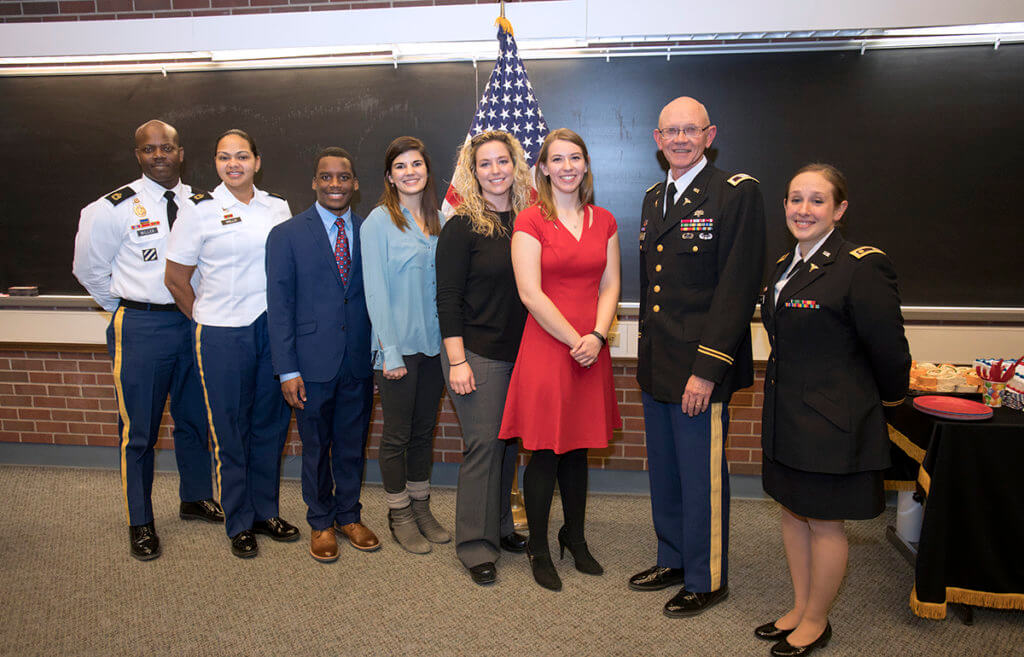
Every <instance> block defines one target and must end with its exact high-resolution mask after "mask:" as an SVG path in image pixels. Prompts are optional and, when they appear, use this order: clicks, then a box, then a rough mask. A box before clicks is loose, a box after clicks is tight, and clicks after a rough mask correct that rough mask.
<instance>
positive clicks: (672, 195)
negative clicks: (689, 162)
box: [665, 182, 676, 217]
mask: <svg viewBox="0 0 1024 657" xmlns="http://www.w3.org/2000/svg"><path fill="white" fill-rule="evenodd" d="M675 204H676V184H675V183H674V182H670V183H669V184H668V192H667V193H666V194H665V216H666V217H667V216H668V209H669V208H670V207H672V206H673V205H675Z"/></svg>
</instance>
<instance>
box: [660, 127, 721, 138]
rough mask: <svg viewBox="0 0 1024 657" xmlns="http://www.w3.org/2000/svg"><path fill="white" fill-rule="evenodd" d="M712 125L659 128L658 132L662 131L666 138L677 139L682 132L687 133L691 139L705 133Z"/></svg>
mask: <svg viewBox="0 0 1024 657" xmlns="http://www.w3.org/2000/svg"><path fill="white" fill-rule="evenodd" d="M710 127H711V124H710V123H709V124H708V125H706V126H704V127H703V128H698V127H697V126H695V125H688V126H686V127H685V128H658V132H660V133H661V136H662V137H664V138H665V139H675V138H676V137H678V136H679V134H680V133H682V134H684V135H686V136H687V137H688V138H690V139H693V138H694V137H699V136H701V135H702V134H704V132H705V131H706V130H707V129H708V128H710Z"/></svg>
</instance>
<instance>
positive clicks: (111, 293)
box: [72, 176, 192, 312]
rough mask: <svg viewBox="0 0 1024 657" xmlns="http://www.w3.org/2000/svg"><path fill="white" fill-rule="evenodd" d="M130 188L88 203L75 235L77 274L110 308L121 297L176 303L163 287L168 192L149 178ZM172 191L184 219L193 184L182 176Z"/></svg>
mask: <svg viewBox="0 0 1024 657" xmlns="http://www.w3.org/2000/svg"><path fill="white" fill-rule="evenodd" d="M128 187H130V188H131V189H132V191H133V192H134V194H128V193H127V192H123V193H120V194H119V195H118V192H120V189H118V191H117V192H113V193H111V194H108V195H107V196H104V197H102V198H100V199H97V200H96V201H93V202H92V203H90V204H89V205H87V206H85V207H84V208H83V209H82V214H81V218H80V219H79V222H78V234H77V235H76V236H75V259H74V264H73V265H72V271H73V272H74V274H75V278H77V279H78V281H79V282H80V283H81V284H82V286H83V287H84V288H85V289H86V290H88V292H89V294H91V295H92V298H93V299H95V300H96V302H97V303H98V304H100V305H101V306H103V308H104V309H105V310H109V311H110V312H113V311H114V310H116V309H117V304H118V300H119V299H128V300H130V301H140V302H143V303H159V304H169V303H174V298H173V297H172V296H171V293H170V291H168V289H167V288H166V287H165V286H164V259H165V257H166V255H167V254H166V253H165V251H166V241H167V236H168V234H169V233H170V226H169V225H168V222H167V199H166V198H164V192H166V191H168V190H167V188H165V187H163V186H162V185H160V184H159V183H157V182H155V181H153V180H151V179H149V178H147V177H145V176H143V177H142V178H139V179H138V180H135V181H133V182H131V183H129V185H128ZM170 191H173V192H174V202H175V204H176V205H177V206H178V208H179V210H178V216H179V217H181V216H182V208H186V207H187V206H188V205H190V204H191V202H190V201H188V196H189V195H190V194H191V193H192V188H191V187H189V186H188V185H184V184H182V183H181V181H180V180H179V181H178V184H177V185H175V186H174V187H173V188H172V189H171V190H170ZM111 197H114V198H111ZM186 212H187V211H186Z"/></svg>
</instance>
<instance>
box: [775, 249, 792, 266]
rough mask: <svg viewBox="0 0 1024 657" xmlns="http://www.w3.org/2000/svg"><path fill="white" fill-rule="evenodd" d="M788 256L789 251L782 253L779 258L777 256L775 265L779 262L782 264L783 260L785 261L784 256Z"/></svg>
mask: <svg viewBox="0 0 1024 657" xmlns="http://www.w3.org/2000/svg"><path fill="white" fill-rule="evenodd" d="M788 255H789V251H786V252H785V253H783V254H782V255H780V256H779V259H778V260H776V261H775V264H779V263H780V262H782V261H783V260H785V259H786V256H788Z"/></svg>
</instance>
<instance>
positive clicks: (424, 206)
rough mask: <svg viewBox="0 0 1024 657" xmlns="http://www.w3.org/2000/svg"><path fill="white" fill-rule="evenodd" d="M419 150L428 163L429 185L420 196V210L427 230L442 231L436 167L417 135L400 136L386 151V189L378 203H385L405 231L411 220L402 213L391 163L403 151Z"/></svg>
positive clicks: (397, 223)
mask: <svg viewBox="0 0 1024 657" xmlns="http://www.w3.org/2000/svg"><path fill="white" fill-rule="evenodd" d="M409 151H419V153H420V155H422V156H423V163H424V164H426V165H427V186H426V187H424V188H423V196H421V197H420V212H421V213H422V214H423V220H424V221H425V222H426V224H427V232H428V233H430V234H431V235H439V234H440V233H441V220H440V219H439V218H438V216H437V211H438V204H437V190H435V189H434V168H433V167H432V166H430V155H429V154H427V147H426V146H424V145H423V142H422V141H420V140H419V139H417V138H416V137H398V138H396V139H395V140H394V141H392V142H391V143H390V144H388V149H387V150H386V151H384V191H383V192H382V193H381V195H380V201H379V202H378V205H383V206H384V207H385V208H387V209H388V213H390V214H391V221H393V222H394V224H395V225H396V226H398V230H400V231H403V232H405V229H406V228H408V227H409V222H407V221H406V220H405V215H403V214H402V205H401V203H400V202H399V198H398V189H397V188H396V187H395V183H393V182H391V181H390V180H388V175H390V174H391V165H392V164H394V162H395V160H396V159H397V158H398V156H399V155H401V154H402V153H407V152H409Z"/></svg>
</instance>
